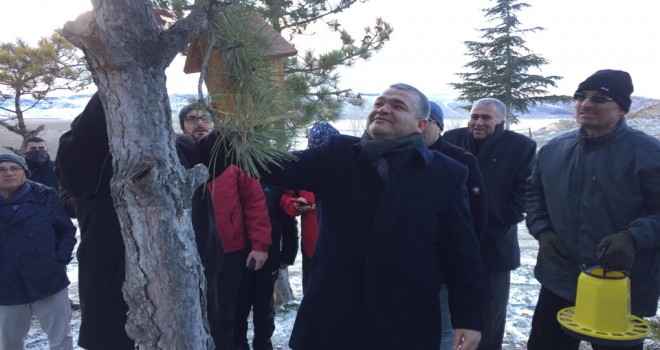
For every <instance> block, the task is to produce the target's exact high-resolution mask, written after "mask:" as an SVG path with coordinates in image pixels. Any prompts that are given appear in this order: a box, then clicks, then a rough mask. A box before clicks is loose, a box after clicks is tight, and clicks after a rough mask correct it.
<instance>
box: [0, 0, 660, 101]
mask: <svg viewBox="0 0 660 350" xmlns="http://www.w3.org/2000/svg"><path fill="white" fill-rule="evenodd" d="M527 3H529V4H530V5H531V7H528V8H526V9H523V10H522V11H520V12H519V13H518V19H519V20H520V21H521V22H522V27H523V28H528V27H535V26H541V27H544V28H545V31H542V32H536V33H530V34H528V35H527V36H525V39H526V40H527V46H528V48H529V49H531V50H532V52H534V53H536V54H538V55H541V56H543V57H544V58H546V59H548V60H549V61H550V64H548V65H546V66H544V67H543V68H542V69H543V71H542V72H540V74H543V75H559V76H563V77H564V79H563V80H561V81H560V82H559V84H558V88H557V89H552V90H551V92H553V93H558V94H572V93H573V91H574V90H575V88H576V87H577V85H578V84H579V83H580V82H581V81H582V80H584V79H585V78H586V77H587V76H589V75H591V74H592V73H593V72H595V71H596V70H598V69H603V68H612V69H622V70H626V71H628V72H629V73H630V74H631V76H632V78H633V84H634V85H635V92H634V95H636V96H645V97H653V98H660V88H658V84H659V82H660V68H659V64H658V62H660V55H659V54H658V53H657V52H658V49H657V47H658V45H657V40H658V38H660V25H658V22H660V1H657V0H627V1H623V2H619V1H615V0H611V1H602V0H579V1H575V0H552V1H550V0H528V1H527ZM494 4H495V2H494V0H467V1H451V2H450V1H437V0H406V1H403V2H401V1H390V0H370V1H367V2H366V3H363V4H357V5H354V6H353V7H352V8H351V9H349V10H347V11H345V12H343V13H341V14H339V16H338V19H339V20H340V22H341V23H342V24H343V25H344V27H345V28H347V29H349V30H351V31H352V32H353V33H355V34H354V37H355V38H356V39H359V37H360V36H361V34H362V28H363V27H365V26H367V25H372V24H373V23H374V22H375V18H376V17H382V18H383V19H384V20H386V21H388V22H390V24H391V25H392V26H393V27H394V32H393V34H392V36H391V40H390V41H389V42H387V44H386V46H385V48H384V49H383V50H381V51H380V52H379V53H376V54H375V55H374V57H373V58H372V59H371V60H370V61H368V62H365V63H359V64H357V65H355V66H354V67H352V68H349V69H344V70H342V71H341V74H342V84H341V85H342V88H351V89H353V90H354V91H356V92H372V93H378V92H381V91H383V90H384V89H385V88H386V87H387V86H388V85H390V84H392V83H396V82H405V83H409V84H412V85H414V86H416V87H418V88H420V89H422V90H423V91H425V92H427V93H429V94H442V93H445V94H449V95H452V94H455V92H454V91H452V90H451V87H450V86H449V85H447V84H448V83H450V82H458V80H457V76H456V75H455V73H458V72H464V71H466V70H465V68H463V65H465V64H466V63H467V62H468V61H469V59H470V58H469V57H467V56H465V53H466V48H465V45H464V44H463V42H464V41H466V40H479V39H480V38H479V32H477V31H476V29H478V28H484V27H489V26H491V24H490V23H488V22H487V21H486V20H485V18H484V16H483V13H482V11H481V9H484V8H487V7H491V6H493V5H494ZM89 9H91V2H90V1H89V0H21V1H11V2H9V1H7V3H5V4H3V12H4V14H5V15H4V16H3V17H4V18H3V20H2V21H0V41H1V42H7V41H11V40H14V39H15V38H17V37H21V38H24V39H26V40H28V41H36V39H37V38H39V37H42V36H48V35H50V33H51V32H52V30H53V29H54V28H56V27H60V26H62V25H63V24H64V23H65V22H66V21H68V20H73V19H75V17H76V16H77V15H78V14H79V13H81V12H83V11H85V10H89ZM323 32H325V26H318V27H316V34H315V35H313V36H309V37H308V38H303V39H301V40H299V41H297V42H296V43H294V44H296V47H297V48H298V49H299V51H300V52H301V53H302V52H303V51H304V50H306V49H310V48H311V49H315V50H316V51H324V49H327V48H324V47H323V46H320V44H324V43H332V42H333V40H334V39H333V37H332V36H327V35H323ZM305 39H307V40H305ZM334 42H335V46H337V45H338V44H336V43H338V40H337V41H334ZM182 67H183V59H177V60H175V61H174V62H173V63H172V65H171V66H170V68H169V69H168V71H167V74H168V87H169V90H170V92H178V93H195V92H196V87H195V86H196V83H197V78H198V76H197V75H185V74H183V68H182ZM530 73H539V72H530Z"/></svg>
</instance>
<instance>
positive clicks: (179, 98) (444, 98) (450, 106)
mask: <svg viewBox="0 0 660 350" xmlns="http://www.w3.org/2000/svg"><path fill="white" fill-rule="evenodd" d="M361 96H362V98H363V100H364V106H363V107H356V106H353V105H351V104H349V103H346V104H345V107H344V111H343V112H342V113H341V115H340V117H341V118H342V119H363V118H365V117H366V116H367V114H369V111H370V110H371V106H372V105H373V103H374V101H375V99H376V98H377V97H378V95H377V94H362V95H361ZM90 97H91V95H90V94H78V95H70V96H66V97H47V98H45V99H44V100H43V101H41V102H40V103H39V104H38V105H37V106H36V107H35V108H33V109H31V110H29V111H27V112H26V113H25V116H26V117H27V118H55V119H73V118H75V117H76V116H77V115H78V114H79V113H80V112H82V110H83V109H84V107H85V105H86V104H87V101H88V100H89V98H90ZM194 98H196V95H193V94H173V95H170V106H171V108H172V113H173V118H176V115H177V113H178V111H179V110H180V109H181V108H182V107H183V106H185V105H186V104H187V103H188V102H189V101H190V100H192V99H194ZM454 98H455V96H452V95H448V94H432V95H429V99H430V100H431V101H434V102H436V103H438V104H439V105H440V106H441V107H442V110H443V111H444V114H445V118H449V119H460V118H465V119H467V118H468V116H469V112H468V111H466V110H464V109H462V108H461V106H463V105H465V104H464V103H458V102H455V101H454V100H453V99H454ZM32 103H33V100H31V99H24V100H22V105H23V106H24V108H27V107H29V106H30V105H31V104H32ZM3 105H7V106H12V105H13V100H7V101H5V103H3ZM651 105H660V100H658V99H651V98H646V97H633V104H632V108H631V113H630V114H634V113H636V112H637V111H642V112H644V113H649V111H648V110H649V108H646V107H648V106H651ZM6 115H7V113H4V114H3V115H0V118H1V117H3V116H6ZM572 115H573V103H566V104H558V105H550V104H544V105H540V106H536V107H534V108H533V109H532V111H531V113H529V114H525V115H521V117H524V118H549V117H550V118H552V117H555V118H561V117H570V116H572Z"/></svg>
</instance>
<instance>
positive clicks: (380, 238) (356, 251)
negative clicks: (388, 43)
mask: <svg viewBox="0 0 660 350" xmlns="http://www.w3.org/2000/svg"><path fill="white" fill-rule="evenodd" d="M428 116H429V104H428V99H427V98H426V96H424V94H422V93H421V92H420V91H419V90H417V89H416V88H414V87H412V86H409V85H405V84H396V85H392V86H390V88H388V89H387V90H385V92H383V94H381V95H380V96H379V97H378V98H377V99H376V102H375V103H374V106H373V110H372V111H371V113H370V114H369V117H368V120H367V130H366V131H365V133H364V135H363V136H362V138H357V137H351V136H345V135H333V136H331V137H330V138H329V139H328V140H327V141H326V142H324V143H323V144H322V145H321V146H319V147H314V148H310V149H307V150H305V151H302V152H299V153H296V154H295V155H296V156H297V158H298V159H297V160H284V161H282V162H280V165H282V167H280V166H278V165H275V164H272V165H269V167H268V169H267V170H266V169H262V170H261V175H262V176H263V180H264V181H266V182H271V183H274V184H277V185H279V186H282V187H285V188H290V189H294V190H299V189H306V190H310V191H313V192H314V194H315V195H316V204H317V207H318V208H319V237H318V241H317V244H316V248H315V251H314V259H313V260H312V269H313V271H314V274H313V276H312V278H311V280H310V281H309V285H308V287H307V291H306V293H305V298H304V299H303V301H302V303H301V306H300V309H299V310H298V316H297V318H296V322H295V325H294V329H293V333H292V335H291V340H290V346H291V348H293V349H295V350H330V349H332V350H335V349H342V350H353V349H355V350H357V349H360V350H371V349H373V350H383V349H385V350H387V349H392V350H394V349H397V350H398V349H407V350H416V349H419V350H428V349H438V348H439V347H440V332H439V330H440V327H441V325H440V317H441V315H440V302H439V292H440V283H441V275H442V274H443V273H444V275H445V276H446V282H447V285H448V289H449V303H450V306H451V309H452V324H453V326H454V327H455V330H456V336H455V345H458V344H459V343H461V344H462V348H461V349H475V348H476V346H477V344H478V343H479V338H480V330H481V327H482V319H481V313H482V300H483V294H482V291H483V284H482V279H483V275H482V267H481V261H480V259H479V254H478V251H479V247H478V242H477V239H476V236H475V235H474V233H473V228H472V218H471V216H470V212H469V208H468V196H467V190H466V186H465V181H466V178H467V169H466V168H465V167H464V166H463V165H461V164H459V163H458V162H456V161H454V160H452V159H450V158H448V157H446V156H444V155H442V154H440V153H438V152H433V151H430V150H429V149H427V148H426V146H425V145H424V142H423V140H422V135H421V132H422V130H423V129H424V127H425V126H426V125H427V124H428ZM215 139H217V136H216V135H215V134H214V133H212V134H211V135H209V139H208V140H206V141H207V142H208V141H210V142H213V141H215Z"/></svg>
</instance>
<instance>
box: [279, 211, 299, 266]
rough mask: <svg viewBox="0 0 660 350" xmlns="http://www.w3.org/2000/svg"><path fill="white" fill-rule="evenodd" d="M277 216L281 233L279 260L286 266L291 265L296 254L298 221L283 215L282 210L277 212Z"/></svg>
mask: <svg viewBox="0 0 660 350" xmlns="http://www.w3.org/2000/svg"><path fill="white" fill-rule="evenodd" d="M278 215H279V222H280V229H281V232H282V253H281V256H280V260H281V261H282V262H283V263H285V264H287V265H293V263H294V262H295V261H296V255H297V254H298V221H297V220H296V218H295V217H293V216H290V215H288V214H286V213H284V211H282V210H279V211H278Z"/></svg>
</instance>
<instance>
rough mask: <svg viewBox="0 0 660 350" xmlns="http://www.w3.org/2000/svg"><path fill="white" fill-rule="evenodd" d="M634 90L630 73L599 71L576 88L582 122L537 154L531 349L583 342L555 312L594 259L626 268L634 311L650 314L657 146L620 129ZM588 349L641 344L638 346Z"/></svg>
mask: <svg viewBox="0 0 660 350" xmlns="http://www.w3.org/2000/svg"><path fill="white" fill-rule="evenodd" d="M632 92H633V84H632V79H631V78H630V75H629V74H628V73H626V72H624V71H620V70H611V69H605V70H599V71H597V72H596V73H594V74H593V75H591V76H590V77H588V78H587V79H586V80H585V81H583V82H582V83H580V85H579V86H578V88H577V90H576V91H575V95H574V97H575V119H576V120H577V122H578V124H580V128H579V129H578V130H575V131H572V132H567V133H564V134H562V135H560V136H557V137H556V138H554V139H553V140H551V141H550V142H548V143H547V144H546V145H545V146H543V148H541V150H540V151H539V155H538V160H537V161H536V165H535V167H534V172H533V174H532V177H531V178H530V182H529V183H530V188H529V192H528V196H527V227H528V228H529V233H531V234H532V235H533V236H534V237H536V238H537V239H538V240H539V254H538V259H537V262H536V267H535V269H534V275H535V276H536V279H538V280H539V282H541V293H540V295H539V300H538V302H537V304H536V309H535V310H534V318H533V320H532V330H531V333H530V335H529V342H528V344H527V346H528V349H530V350H539V349H566V350H572V349H578V348H579V346H580V341H579V340H578V339H576V338H573V337H570V336H569V335H567V334H566V333H564V332H563V331H562V329H561V326H560V325H559V323H558V322H557V312H558V311H559V310H561V309H563V308H566V307H570V306H573V305H575V297H576V290H577V280H578V276H579V274H580V272H581V270H580V266H581V265H582V264H584V263H593V262H595V261H599V262H600V263H601V264H603V265H604V266H606V267H609V268H612V269H615V270H624V271H627V272H629V274H630V275H629V276H630V287H631V290H630V291H631V295H630V300H629V302H630V307H631V309H630V311H631V313H632V314H633V315H635V316H638V317H651V316H655V313H656V309H657V306H658V295H659V294H660V278H658V273H659V271H660V255H659V254H658V252H660V249H659V247H660V142H658V140H656V139H655V138H653V137H651V136H649V135H647V134H645V133H643V132H641V131H638V130H635V129H632V128H630V127H628V125H626V120H625V114H626V113H627V112H628V110H629V109H630V104H631V100H630V95H631V94H632ZM599 253H600V254H599ZM599 255H601V256H600V258H598V256H599ZM603 307H604V308H606V307H607V306H603ZM592 346H593V348H594V349H596V350H603V349H636V350H641V349H642V348H643V344H641V343H640V344H638V345H633V346H630V347H616V348H614V347H603V346H602V345H597V344H592Z"/></svg>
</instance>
